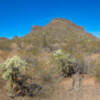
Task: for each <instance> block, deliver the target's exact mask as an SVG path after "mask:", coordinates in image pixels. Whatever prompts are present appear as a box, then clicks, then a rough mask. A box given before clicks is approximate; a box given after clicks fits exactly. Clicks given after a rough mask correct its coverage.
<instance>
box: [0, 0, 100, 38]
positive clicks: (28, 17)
mask: <svg viewBox="0 0 100 100" xmlns="http://www.w3.org/2000/svg"><path fill="white" fill-rule="evenodd" d="M52 18H66V19H68V20H71V21H72V22H74V23H75V24H77V25H80V26H82V27H84V29H85V30H86V31H87V32H90V33H92V34H93V35H95V36H97V37H100V0H0V37H7V38H12V37H13V36H15V35H17V36H23V35H25V34H27V33H29V32H30V28H31V27H32V25H45V24H47V23H48V22H49V21H50V20H51V19H52Z"/></svg>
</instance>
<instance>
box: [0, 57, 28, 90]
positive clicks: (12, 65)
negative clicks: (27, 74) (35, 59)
mask: <svg viewBox="0 0 100 100" xmlns="http://www.w3.org/2000/svg"><path fill="white" fill-rule="evenodd" d="M26 64H27V63H26V62H25V61H24V60H22V59H21V58H20V57H19V56H14V57H12V58H8V59H7V60H6V61H5V62H4V63H2V64H0V68H1V69H2V77H3V79H5V80H7V81H8V84H9V87H10V88H12V85H13V82H14V79H13V78H14V77H15V76H16V75H17V74H19V73H20V72H21V70H22V69H23V71H25V69H26ZM15 80H16V79H15Z"/></svg>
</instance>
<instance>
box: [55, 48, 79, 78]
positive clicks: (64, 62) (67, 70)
mask: <svg viewBox="0 0 100 100" xmlns="http://www.w3.org/2000/svg"><path fill="white" fill-rule="evenodd" d="M53 56H54V58H55V60H56V61H57V62H58V63H59V64H60V65H61V70H62V72H63V74H64V76H65V77H66V76H71V75H72V74H74V73H75V71H76V67H77V62H76V59H75V58H74V57H72V56H71V55H70V54H69V53H66V52H65V51H64V50H62V49H59V50H57V51H55V52H54V54H53Z"/></svg>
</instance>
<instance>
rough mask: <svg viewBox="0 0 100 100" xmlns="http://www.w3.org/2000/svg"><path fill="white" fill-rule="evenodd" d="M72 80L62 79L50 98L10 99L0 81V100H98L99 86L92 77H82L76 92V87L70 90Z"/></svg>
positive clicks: (99, 99) (99, 98)
mask: <svg viewBox="0 0 100 100" xmlns="http://www.w3.org/2000/svg"><path fill="white" fill-rule="evenodd" d="M71 83H72V79H71V78H66V79H63V80H62V81H61V82H60V83H59V85H58V86H57V89H56V91H55V92H54V93H53V95H52V97H49V98H45V99H43V98H40V99H39V98H36V97H35V98H29V97H23V98H22V97H18V98H14V99H11V98H9V97H8V96H7V95H6V92H5V91H4V87H3V86H4V84H5V82H3V81H2V80H0V100H100V84H99V83H96V80H95V78H94V77H90V76H88V75H84V76H83V77H82V80H81V85H80V89H79V91H76V87H75V86H74V88H73V89H72V88H71Z"/></svg>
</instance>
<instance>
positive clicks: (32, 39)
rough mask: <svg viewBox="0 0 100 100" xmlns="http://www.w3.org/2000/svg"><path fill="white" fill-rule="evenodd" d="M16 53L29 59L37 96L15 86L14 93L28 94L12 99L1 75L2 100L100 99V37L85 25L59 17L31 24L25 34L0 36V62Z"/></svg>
mask: <svg viewBox="0 0 100 100" xmlns="http://www.w3.org/2000/svg"><path fill="white" fill-rule="evenodd" d="M13 56H19V57H20V58H22V59H23V60H25V61H26V62H27V71H26V73H25V75H26V76H27V78H28V83H29V84H30V83H32V84H33V85H31V86H32V87H30V88H31V89H33V90H32V91H31V92H32V93H33V94H34V95H32V96H30V95H29V93H26V92H25V91H24V90H23V91H21V90H20V91H17V89H16V90H14V92H15V91H17V92H15V94H18V93H20V94H21V93H22V92H25V93H26V94H28V96H27V95H26V94H24V96H22V95H20V96H19V95H16V96H15V97H13V98H12V97H11V96H9V94H8V93H7V92H6V89H5V84H6V81H5V80H3V79H2V77H0V86H1V87H0V88H1V91H2V93H1V94H0V100H12V99H14V100H23V99H24V100H100V83H99V82H100V39H99V38H96V37H95V36H93V35H91V34H90V33H88V32H85V30H84V28H83V27H81V26H78V25H76V24H74V23H72V22H71V21H69V20H66V19H60V18H56V19H52V20H51V21H50V22H49V23H48V24H47V25H45V26H32V28H31V30H30V32H29V33H28V34H26V35H25V36H23V37H20V38H19V37H17V36H15V37H14V38H13V39H11V40H10V39H6V38H0V63H1V64H2V63H3V62H4V61H6V60H7V59H8V58H11V57H13ZM56 58H57V59H56ZM8 61H9V60H8ZM12 61H13V60H12ZM4 65H6V64H5V63H4ZM8 65H9V64H8ZM12 65H13V64H12ZM0 71H1V70H0ZM23 72H24V70H22V73H23ZM72 85H73V86H72ZM15 87H17V86H15ZM40 87H41V88H40ZM13 88H14V87H13ZM20 88H21V89H23V88H25V87H23V88H22V87H20ZM30 88H29V89H28V90H27V91H29V92H30ZM32 93H31V94H32Z"/></svg>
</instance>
